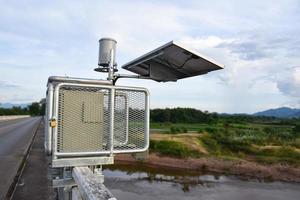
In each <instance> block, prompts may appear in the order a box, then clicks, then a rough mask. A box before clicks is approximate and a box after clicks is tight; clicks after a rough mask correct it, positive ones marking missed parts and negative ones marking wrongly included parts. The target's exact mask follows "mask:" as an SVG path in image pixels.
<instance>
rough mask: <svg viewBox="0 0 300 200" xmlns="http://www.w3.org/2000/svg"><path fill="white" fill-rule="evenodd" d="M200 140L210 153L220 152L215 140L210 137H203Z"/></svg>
mask: <svg viewBox="0 0 300 200" xmlns="http://www.w3.org/2000/svg"><path fill="white" fill-rule="evenodd" d="M200 140H201V141H202V143H203V144H204V145H205V147H206V148H207V149H208V150H209V151H210V152H211V153H217V152H220V146H219V144H218V142H217V141H216V140H215V139H213V138H212V137H211V136H210V135H204V136H203V137H201V138H200Z"/></svg>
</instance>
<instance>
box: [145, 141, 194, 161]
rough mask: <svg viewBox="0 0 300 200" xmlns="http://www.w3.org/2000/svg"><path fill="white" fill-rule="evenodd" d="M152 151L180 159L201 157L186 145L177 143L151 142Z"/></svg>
mask: <svg viewBox="0 0 300 200" xmlns="http://www.w3.org/2000/svg"><path fill="white" fill-rule="evenodd" d="M150 150H151V151H154V152H158V153H159V154H161V155H167V156H174V157H180V158H187V157H199V156H200V154H199V152H198V151H195V150H191V149H189V148H188V147H186V146H185V145H183V144H181V143H179V142H175V141H168V140H162V141H155V140H151V141H150Z"/></svg>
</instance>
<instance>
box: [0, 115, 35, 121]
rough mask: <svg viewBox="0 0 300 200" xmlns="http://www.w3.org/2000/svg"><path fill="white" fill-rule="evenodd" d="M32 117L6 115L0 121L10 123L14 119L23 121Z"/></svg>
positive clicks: (0, 117)
mask: <svg viewBox="0 0 300 200" xmlns="http://www.w3.org/2000/svg"><path fill="white" fill-rule="evenodd" d="M26 117H30V115H6V116H0V121H8V120H13V119H21V118H26Z"/></svg>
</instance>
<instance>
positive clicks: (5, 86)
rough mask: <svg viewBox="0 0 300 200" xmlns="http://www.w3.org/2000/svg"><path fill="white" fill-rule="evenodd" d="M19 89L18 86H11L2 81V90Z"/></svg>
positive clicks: (0, 87) (0, 86)
mask: <svg viewBox="0 0 300 200" xmlns="http://www.w3.org/2000/svg"><path fill="white" fill-rule="evenodd" d="M16 88H19V86H18V85H15V84H11V83H9V82H7V81H0V90H3V89H4V90H5V89H16Z"/></svg>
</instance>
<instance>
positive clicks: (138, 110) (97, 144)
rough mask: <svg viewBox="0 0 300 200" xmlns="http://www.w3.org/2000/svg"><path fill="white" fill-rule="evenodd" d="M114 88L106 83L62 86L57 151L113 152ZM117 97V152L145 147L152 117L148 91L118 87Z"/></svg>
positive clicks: (115, 136)
mask: <svg viewBox="0 0 300 200" xmlns="http://www.w3.org/2000/svg"><path fill="white" fill-rule="evenodd" d="M110 92H111V89H110V88H105V86H103V88H101V87H92V86H85V85H82V86H81V85H80V86H78V85H75V86H74V85H63V86H61V87H60V88H59V91H58V105H57V106H58V113H57V114H58V115H57V122H58V124H57V152H59V153H75V152H76V153H79V154H80V153H89V152H93V154H94V153H95V152H96V153H109V152H110V146H111V144H112V141H111V138H110ZM114 100H115V102H114V105H115V107H114V112H113V113H114V137H113V139H114V140H113V144H114V146H113V147H114V148H113V151H114V153H122V152H124V153H125V152H136V151H141V150H144V149H145V148H146V147H147V145H148V129H147V126H148V121H149V119H148V116H147V113H148V112H147V109H149V108H148V105H147V93H146V91H144V90H141V89H139V90H136V89H128V88H126V89H125V88H124V89H123V88H116V89H115V99H114Z"/></svg>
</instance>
